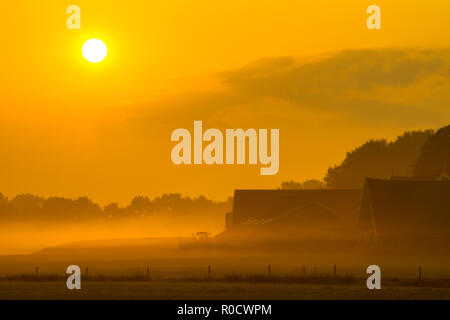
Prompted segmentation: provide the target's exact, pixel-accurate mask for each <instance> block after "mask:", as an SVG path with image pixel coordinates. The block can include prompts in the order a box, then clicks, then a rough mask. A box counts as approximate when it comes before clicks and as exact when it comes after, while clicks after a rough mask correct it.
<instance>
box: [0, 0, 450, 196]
mask: <svg viewBox="0 0 450 320" xmlns="http://www.w3.org/2000/svg"><path fill="white" fill-rule="evenodd" d="M41 2H43V4H42V3H38V1H34V0H30V1H11V2H8V3H6V2H5V1H3V2H2V3H1V4H0V12H1V19H0V35H1V37H2V41H3V42H2V50H1V52H0V68H1V79H0V81H1V85H0V145H1V148H2V150H3V152H2V155H1V157H0V192H3V193H4V194H6V195H8V196H14V195H16V194H18V193H24V192H31V193H34V194H39V195H43V196H50V195H60V196H67V197H75V196H80V195H87V196H88V197H90V198H92V199H93V200H95V201H99V202H101V203H105V202H108V201H113V200H114V201H119V202H121V203H125V202H128V201H129V200H130V199H131V198H132V197H133V196H134V195H138V194H146V195H149V196H155V195H158V194H161V193H164V192H175V191H178V192H182V193H184V194H187V195H198V194H205V195H206V196H209V197H213V198H217V199H223V198H225V197H227V196H228V195H232V192H233V189H234V188H273V187H276V186H277V185H279V184H280V183H281V181H283V180H287V179H294V180H305V179H308V178H322V177H323V176H324V174H325V172H326V170H327V168H328V166H331V165H334V164H336V163H339V162H340V161H342V160H343V158H344V156H345V152H347V151H348V150H350V149H351V148H354V147H356V146H357V145H358V144H360V143H363V142H365V141H366V140H367V139H369V138H382V137H386V138H394V137H395V136H397V135H400V134H402V132H403V131H404V130H411V129H424V128H437V127H440V126H443V125H446V124H448V123H449V120H450V111H449V109H450V108H449V106H450V104H449V103H450V94H449V92H450V90H449V89H450V51H449V50H448V49H447V48H450V19H448V16H449V14H450V2H449V1H447V0H435V1H432V2H424V1H422V0H405V1H403V0H396V1H392V0H390V1H381V0H377V1H375V2H372V1H362V0H341V1H325V0H316V1H298V0H296V1H284V0H280V1H261V0H259V1H253V0H252V1H242V0H240V1H234V0H228V1H192V0H185V1H159V2H156V1H136V0H129V1H124V2H118V1H106V0H105V1H93V0H89V1H84V0H75V1H69V2H68V1H57V0H53V1H52V0H48V1H41ZM431 3H432V4H431ZM70 4H76V5H78V6H80V8H81V11H82V20H81V27H82V28H81V30H68V29H67V28H66V19H67V17H68V15H67V14H66V8H67V6H68V5H70ZM371 4H377V5H379V6H380V7H381V19H382V20H381V21H382V22H381V23H382V29H381V30H376V31H369V30H368V29H367V28H366V19H367V16H368V15H367V14H366V13H365V11H366V8H367V6H368V5H371ZM89 38H99V39H102V40H103V41H104V42H105V43H106V44H107V46H108V49H109V55H108V57H107V59H106V60H105V61H104V62H102V63H100V64H97V65H93V64H90V63H88V62H86V61H85V60H84V59H83V57H82V55H81V46H82V44H83V42H84V41H86V40H87V39H89ZM194 120H203V123H204V127H206V128H207V127H209V128H211V127H217V128H219V129H223V130H224V129H225V128H238V127H243V128H280V148H281V149H280V171H279V174H278V175H275V176H270V177H261V176H260V175H259V166H246V167H238V166H227V167H224V166H223V167H220V166H211V167H207V166H199V167H192V166H191V167H187V166H180V167H177V166H174V165H173V164H172V162H171V160H170V150H171V147H172V146H173V144H172V143H171V142H170V134H171V132H172V131H173V130H174V129H176V128H178V127H186V128H188V129H190V130H192V125H193V121H194Z"/></svg>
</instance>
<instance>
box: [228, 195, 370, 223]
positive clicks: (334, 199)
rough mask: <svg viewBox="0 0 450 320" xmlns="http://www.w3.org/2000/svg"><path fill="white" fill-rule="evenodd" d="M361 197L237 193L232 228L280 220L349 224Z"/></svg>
mask: <svg viewBox="0 0 450 320" xmlns="http://www.w3.org/2000/svg"><path fill="white" fill-rule="evenodd" d="M361 196H362V191H361V190H236V191H235V193H234V202H233V213H232V214H233V216H232V227H236V226H239V225H246V224H247V225H248V224H255V223H259V222H261V223H263V222H264V223H267V222H268V221H270V223H274V222H275V221H277V220H280V219H281V218H288V219H289V220H290V221H297V222H298V223H307V222H314V221H315V222H319V223H320V221H323V222H326V221H328V222H331V221H335V220H336V219H343V220H348V219H351V217H352V215H353V214H354V212H355V210H356V209H358V208H359V204H360V202H361ZM269 219H270V220H269ZM272 220H273V221H272Z"/></svg>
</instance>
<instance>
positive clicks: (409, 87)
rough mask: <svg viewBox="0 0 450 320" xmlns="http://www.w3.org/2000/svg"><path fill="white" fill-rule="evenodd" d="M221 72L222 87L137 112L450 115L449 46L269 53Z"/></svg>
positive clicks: (376, 118) (370, 117)
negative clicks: (307, 57)
mask: <svg viewBox="0 0 450 320" xmlns="http://www.w3.org/2000/svg"><path fill="white" fill-rule="evenodd" d="M216 77H218V78H219V80H220V82H221V84H222V88H221V89H220V90H216V91H210V92H208V91H205V92H194V93H183V94H174V95H166V96H160V97H157V98H156V99H155V100H154V101H152V102H149V103H144V104H140V105H139V106H136V109H135V114H134V117H133V119H134V120H138V121H146V120H151V119H158V120H160V119H165V120H167V121H169V119H171V120H172V121H176V120H179V121H182V120H183V119H189V120H193V119H194V118H195V119H204V120H207V119H210V118H211V119H216V120H217V121H219V122H220V121H221V120H222V121H224V122H225V120H226V119H228V118H229V120H230V121H232V120H233V119H234V120H235V121H237V122H239V119H242V118H243V117H247V118H251V119H253V120H255V119H258V120H261V121H262V119H261V117H267V119H269V118H270V119H271V120H273V121H283V120H286V118H288V119H289V118H291V119H297V118H298V117H301V116H302V115H304V114H305V113H308V114H311V113H316V114H317V115H320V116H324V115H326V116H328V117H336V118H339V119H348V120H351V121H358V122H362V123H365V124H367V125H380V124H383V123H387V124H395V123H398V124H401V125H419V126H420V125H430V124H433V123H439V121H442V119H443V118H444V119H445V118H450V117H449V116H450V111H449V109H450V108H449V103H450V90H449V89H450V50H447V49H440V50H438V49H436V50H422V51H421V50H413V49H377V50H375V49H374V50H345V51H341V52H338V53H335V54H331V55H327V56H324V57H317V58H316V59H314V60H313V61H310V62H301V61H300V60H299V59H296V58H294V57H277V58H264V59H260V60H258V61H256V62H253V63H251V64H249V65H247V66H244V67H243V68H240V69H236V70H232V71H227V72H222V73H219V74H217V75H216ZM226 115H228V117H227V116H226Z"/></svg>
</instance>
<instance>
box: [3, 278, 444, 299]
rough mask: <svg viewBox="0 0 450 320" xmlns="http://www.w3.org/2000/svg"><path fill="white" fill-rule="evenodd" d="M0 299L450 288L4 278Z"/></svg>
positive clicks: (289, 295) (437, 292) (440, 295)
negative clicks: (69, 283) (74, 285)
mask: <svg viewBox="0 0 450 320" xmlns="http://www.w3.org/2000/svg"><path fill="white" fill-rule="evenodd" d="M0 299H69V300H70V299H121V300H122V299H211V300H215V299H289V300H297V299H450V288H430V287H410V286H385V287H382V289H381V290H378V291H369V290H368V289H366V288H365V287H364V286H363V285H359V284H358V285H311V284H280V283H260V284H258V283H224V282H219V283H218V282H184V281H183V282H181V281H147V282H139V281H130V282H125V281H122V282H115V281H92V282H85V283H83V284H82V289H81V290H72V291H71V290H68V289H67V288H66V285H65V283H64V282H21V281H1V282H0Z"/></svg>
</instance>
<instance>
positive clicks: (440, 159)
mask: <svg viewBox="0 0 450 320" xmlns="http://www.w3.org/2000/svg"><path fill="white" fill-rule="evenodd" d="M444 170H446V171H447V173H449V172H450V125H448V126H446V127H443V128H441V129H439V130H438V131H436V133H435V134H433V135H432V136H430V137H429V138H428V139H427V140H426V141H425V143H424V145H423V146H422V148H421V150H420V153H419V155H418V157H417V159H416V161H415V164H414V168H413V175H414V176H417V177H429V178H433V179H435V178H437V177H439V175H440V174H441V173H442V172H443V171H444Z"/></svg>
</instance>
